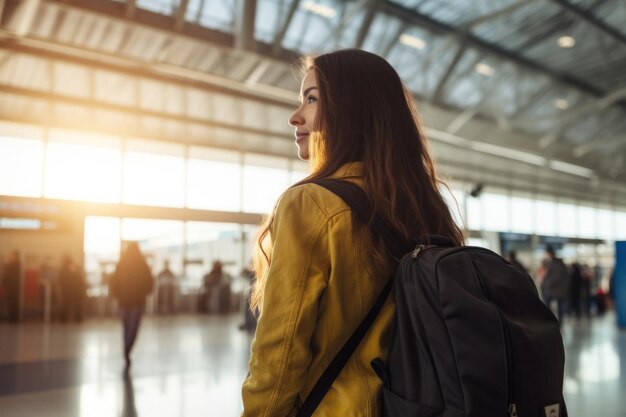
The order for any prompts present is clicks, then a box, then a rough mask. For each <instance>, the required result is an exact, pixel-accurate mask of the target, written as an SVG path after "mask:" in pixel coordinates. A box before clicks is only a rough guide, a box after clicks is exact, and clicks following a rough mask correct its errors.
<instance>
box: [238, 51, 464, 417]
mask: <svg viewBox="0 0 626 417" xmlns="http://www.w3.org/2000/svg"><path fill="white" fill-rule="evenodd" d="M303 70H304V79H303V80H302V85H301V90H300V105H299V106H298V107H297V109H296V111H295V112H294V113H293V114H292V115H291V117H290V118H289V124H290V125H291V126H292V127H293V128H294V130H295V137H296V146H297V148H298V151H297V152H298V156H299V157H300V158H301V159H303V160H309V162H310V166H311V170H312V172H311V174H310V176H309V177H307V178H306V179H305V180H303V181H301V182H299V183H296V184H295V185H293V186H292V187H290V188H289V189H288V190H287V191H285V192H284V193H283V194H282V196H281V197H280V198H279V200H278V202H277V203H276V206H275V208H274V210H273V212H272V214H271V216H269V217H268V219H267V220H266V222H265V224H264V226H263V227H262V229H261V230H262V231H261V234H260V235H259V238H258V241H257V247H256V256H255V272H256V281H255V287H254V292H253V296H252V308H258V309H259V311H260V315H259V319H258V323H257V329H256V333H255V338H254V341H253V342H252V347H251V356H250V362H249V373H248V376H247V378H246V380H245V382H244V384H243V387H242V398H243V406H244V411H243V414H242V415H243V416H244V417H248V416H260V415H264V416H286V415H296V413H297V411H298V409H299V408H300V406H301V404H302V401H304V400H305V398H306V397H307V395H308V394H309V392H310V391H311V389H312V387H313V386H314V385H315V383H316V381H317V380H318V378H319V377H320V375H321V374H322V373H323V372H324V370H325V368H326V366H327V365H328V364H329V363H330V361H331V360H332V359H333V358H334V357H335V355H336V353H337V352H338V351H339V349H340V348H341V346H343V344H344V342H345V341H346V339H347V338H348V337H349V336H350V335H351V334H352V333H353V331H354V330H355V329H356V327H357V326H358V325H359V324H360V323H361V322H362V320H363V318H364V316H365V315H366V314H367V312H368V311H369V310H370V308H371V306H372V304H373V303H374V301H375V300H376V298H377V297H378V296H379V294H380V293H381V290H382V289H383V288H384V287H385V286H386V284H387V282H388V278H389V277H390V276H391V274H392V272H393V271H394V270H395V268H396V266H397V263H396V261H395V260H393V259H392V258H391V257H390V256H389V255H388V252H387V248H386V247H385V244H384V242H383V241H382V240H381V239H380V238H379V237H375V236H373V235H372V234H371V233H370V231H369V228H368V227H367V225H366V224H364V223H358V222H356V221H355V222H353V219H355V217H354V216H353V213H352V211H351V210H350V208H349V207H348V205H347V204H346V203H345V202H343V201H342V200H341V198H339V197H338V196H336V195H335V194H333V193H332V192H330V191H328V190H326V189H324V188H322V187H320V186H317V185H314V184H310V183H307V182H308V181H310V180H314V179H321V178H333V179H340V180H343V181H348V182H352V183H355V184H357V185H359V186H362V187H363V189H364V191H365V192H366V194H367V195H368V197H369V200H370V201H371V202H372V203H373V206H374V207H373V208H374V213H373V214H374V215H375V216H377V217H378V218H380V219H381V220H382V221H383V222H385V223H386V224H387V225H388V226H389V229H390V231H391V232H392V233H393V234H394V235H396V236H397V237H398V243H401V245H402V247H403V248H404V247H408V246H410V247H411V249H413V248H414V247H415V245H411V244H410V243H411V242H412V241H413V239H415V238H421V237H424V236H426V235H443V236H448V237H450V238H451V239H452V240H453V241H454V242H455V243H456V244H459V245H460V244H462V242H463V235H462V232H461V231H460V229H459V228H458V227H457V226H456V224H455V223H454V220H453V219H452V215H451V213H450V211H449V209H448V208H447V205H446V203H445V201H444V199H443V197H442V196H441V194H440V193H439V189H438V185H439V184H440V182H439V180H438V178H437V176H436V173H435V169H434V165H433V162H432V159H431V156H430V151H429V150H428V145H427V140H426V138H425V136H424V134H423V128H422V127H421V123H420V122H419V118H418V116H417V111H416V109H415V105H414V103H413V99H412V96H411V95H410V93H409V92H408V90H407V89H406V87H405V86H404V85H403V83H402V81H401V80H400V78H399V76H398V74H397V72H396V71H395V70H394V69H393V68H392V67H391V66H390V65H389V63H388V62H387V61H385V60H384V59H383V58H381V57H379V56H377V55H374V54H371V53H368V52H365V51H361V50H342V51H337V52H332V53H328V54H324V55H320V56H318V57H316V58H309V59H307V60H306V61H305V63H304V68H303ZM394 309H395V307H394V305H393V303H392V302H391V300H390V298H389V297H388V298H387V301H386V302H385V305H384V306H383V308H382V310H381V311H380V313H379V315H378V316H377V319H376V321H375V322H374V324H373V325H372V327H371V328H370V329H369V332H368V334H367V336H366V337H365V338H364V339H363V341H362V342H361V344H360V345H359V347H358V349H357V350H356V352H355V353H354V355H352V356H351V357H350V360H349V361H348V363H347V365H346V367H345V368H343V370H342V371H341V372H340V374H339V376H338V378H337V379H335V381H334V382H333V384H332V389H331V390H330V391H328V393H327V394H326V396H325V397H324V398H323V401H322V402H321V403H320V405H319V407H318V408H317V410H316V415H324V416H331V415H332V416H347V415H350V416H364V415H371V416H375V415H380V414H381V411H382V404H381V402H382V401H381V389H382V382H381V380H380V379H379V378H378V376H377V375H376V373H375V372H374V370H373V369H372V367H371V366H370V361H371V360H372V358H375V357H380V358H382V359H383V360H385V359H386V357H387V352H388V345H389V341H390V339H389V337H390V335H389V333H390V328H391V322H392V319H393V316H394Z"/></svg>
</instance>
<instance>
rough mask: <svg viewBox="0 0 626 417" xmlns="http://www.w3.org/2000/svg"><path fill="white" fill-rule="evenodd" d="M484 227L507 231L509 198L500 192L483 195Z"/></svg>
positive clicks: (495, 230)
mask: <svg viewBox="0 0 626 417" xmlns="http://www.w3.org/2000/svg"><path fill="white" fill-rule="evenodd" d="M483 210H484V215H483V218H484V219H485V223H484V229H485V230H490V231H494V232H508V231H509V230H510V227H509V214H510V210H509V198H508V197H507V196H505V195H502V194H490V193H485V194H484V195H483Z"/></svg>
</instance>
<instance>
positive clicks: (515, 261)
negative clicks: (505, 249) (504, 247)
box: [507, 250, 528, 272]
mask: <svg viewBox="0 0 626 417" xmlns="http://www.w3.org/2000/svg"><path fill="white" fill-rule="evenodd" d="M507 258H508V259H507V260H508V261H509V263H510V264H511V265H513V266H516V267H518V268H519V269H521V270H522V271H524V272H528V269H526V267H525V266H524V265H523V264H522V263H521V262H520V261H519V260H518V259H517V252H515V251H514V250H512V251H509V256H508V257H507Z"/></svg>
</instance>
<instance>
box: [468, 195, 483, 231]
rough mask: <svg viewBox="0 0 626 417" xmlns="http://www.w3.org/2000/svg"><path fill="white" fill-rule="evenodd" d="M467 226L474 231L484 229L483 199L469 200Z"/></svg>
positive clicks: (474, 198) (472, 198) (470, 198)
mask: <svg viewBox="0 0 626 417" xmlns="http://www.w3.org/2000/svg"><path fill="white" fill-rule="evenodd" d="M467 225H468V227H469V228H470V229H472V230H482V229H483V205H482V199H481V197H469V198H468V199H467Z"/></svg>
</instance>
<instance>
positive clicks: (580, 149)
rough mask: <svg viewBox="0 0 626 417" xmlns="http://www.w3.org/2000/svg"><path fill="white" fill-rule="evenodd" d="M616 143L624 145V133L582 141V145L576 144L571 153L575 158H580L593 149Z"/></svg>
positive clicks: (625, 142)
mask: <svg viewBox="0 0 626 417" xmlns="http://www.w3.org/2000/svg"><path fill="white" fill-rule="evenodd" d="M617 144H622V145H626V135H618V136H613V137H609V138H597V139H594V140H592V141H589V142H586V143H583V144H582V145H578V146H577V147H575V148H574V151H573V152H572V153H573V154H574V156H575V157H576V158H581V157H583V156H585V155H586V154H588V153H589V152H591V151H593V150H596V149H600V148H605V147H608V146H614V145H617Z"/></svg>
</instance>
